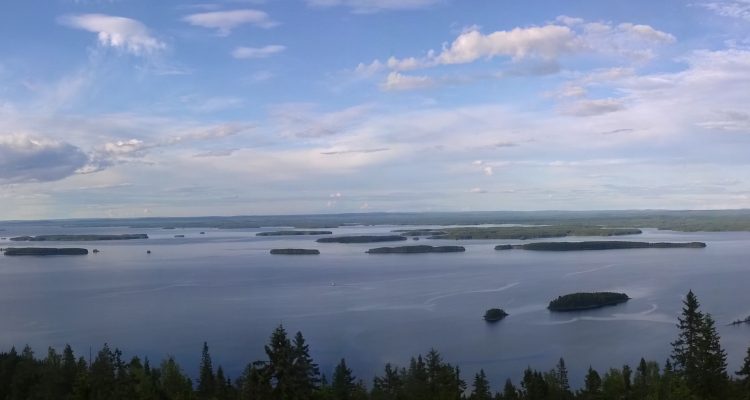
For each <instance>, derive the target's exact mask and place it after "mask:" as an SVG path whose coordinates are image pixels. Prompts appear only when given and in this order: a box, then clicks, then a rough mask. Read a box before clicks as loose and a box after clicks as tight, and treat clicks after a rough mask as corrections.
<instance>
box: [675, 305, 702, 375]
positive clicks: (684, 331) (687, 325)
mask: <svg viewBox="0 0 750 400" xmlns="http://www.w3.org/2000/svg"><path fill="white" fill-rule="evenodd" d="M699 307H700V303H699V302H698V298H697V297H695V294H693V291H692V290H691V291H689V292H688V294H687V296H686V297H685V300H684V301H683V308H682V315H681V316H680V317H679V318H678V324H677V327H678V328H679V329H680V332H679V334H678V336H677V340H675V341H674V342H672V360H673V361H674V370H675V372H677V373H678V374H680V375H681V376H682V377H684V378H685V380H686V381H687V382H697V381H698V378H699V375H700V373H701V371H700V368H701V365H700V364H701V359H700V355H699V353H700V346H701V333H702V331H703V323H704V318H703V313H702V312H700V311H699V310H698V308H699Z"/></svg>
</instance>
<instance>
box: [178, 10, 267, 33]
mask: <svg viewBox="0 0 750 400" xmlns="http://www.w3.org/2000/svg"><path fill="white" fill-rule="evenodd" d="M183 20H184V21H185V22H188V23H189V24H191V25H195V26H200V27H203V28H210V29H216V30H217V34H218V35H219V36H228V35H229V34H230V33H232V30H233V29H235V28H237V27H238V26H241V25H245V24H251V25H254V26H257V27H259V28H266V29H267V28H273V27H274V26H277V25H278V22H276V21H273V20H272V19H271V17H270V16H269V15H268V14H267V13H265V12H263V11H259V10H249V9H246V10H231V11H211V12H205V13H198V14H190V15H187V16H185V17H184V18H183Z"/></svg>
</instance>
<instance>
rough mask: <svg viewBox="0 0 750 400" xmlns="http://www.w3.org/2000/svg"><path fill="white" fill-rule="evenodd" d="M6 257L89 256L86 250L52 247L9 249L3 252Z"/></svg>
mask: <svg viewBox="0 0 750 400" xmlns="http://www.w3.org/2000/svg"><path fill="white" fill-rule="evenodd" d="M3 254H5V255H6V256H84V255H86V254H89V251H88V250H86V249H79V248H74V247H70V248H62V249H56V248H52V247H9V248H7V249H5V251H4V252H3Z"/></svg>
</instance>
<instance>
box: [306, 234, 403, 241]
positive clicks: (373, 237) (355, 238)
mask: <svg viewBox="0 0 750 400" xmlns="http://www.w3.org/2000/svg"><path fill="white" fill-rule="evenodd" d="M403 240H406V236H401V235H361V236H339V237H330V238H320V239H318V240H316V242H318V243H377V242H400V241H403Z"/></svg>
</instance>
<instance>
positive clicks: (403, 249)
mask: <svg viewBox="0 0 750 400" xmlns="http://www.w3.org/2000/svg"><path fill="white" fill-rule="evenodd" d="M464 251H466V249H465V248H464V247H463V246H428V245H421V246H399V247H377V248H374V249H370V250H367V251H366V252H365V253H369V254H417V253H461V252H464Z"/></svg>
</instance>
